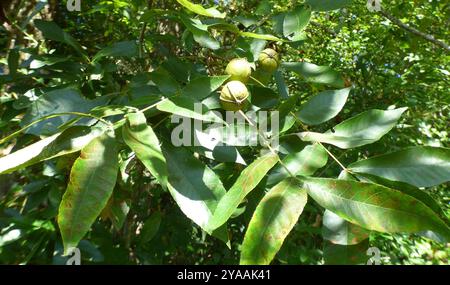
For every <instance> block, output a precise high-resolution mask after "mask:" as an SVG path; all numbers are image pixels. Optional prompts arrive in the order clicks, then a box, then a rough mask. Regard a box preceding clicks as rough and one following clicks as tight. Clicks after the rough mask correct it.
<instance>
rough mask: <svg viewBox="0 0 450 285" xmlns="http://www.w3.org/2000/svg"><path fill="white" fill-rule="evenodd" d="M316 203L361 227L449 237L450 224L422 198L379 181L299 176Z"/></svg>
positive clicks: (390, 231)
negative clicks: (434, 233)
mask: <svg viewBox="0 0 450 285" xmlns="http://www.w3.org/2000/svg"><path fill="white" fill-rule="evenodd" d="M301 179H302V180H303V182H304V185H303V187H305V189H306V190H307V191H308V194H309V195H310V196H311V198H312V199H314V200H315V201H316V202H317V203H318V204H319V205H321V206H322V207H324V208H325V209H328V210H330V211H332V212H334V213H336V214H337V215H339V216H340V217H341V218H344V219H346V220H347V221H349V222H351V223H354V224H357V225H359V226H361V227H363V228H366V229H369V230H374V231H379V232H388V233H418V232H422V231H427V230H432V231H434V232H436V233H438V234H440V235H442V236H443V237H444V238H446V239H447V240H450V228H449V227H448V226H447V225H446V224H445V222H444V221H442V220H441V219H440V218H439V217H438V215H437V214H436V213H435V212H434V211H433V210H431V209H430V208H429V207H428V206H427V205H425V204H424V203H422V202H421V201H419V200H417V199H415V198H414V197H411V196H409V195H406V194H404V193H402V192H401V191H398V190H394V189H390V188H387V187H384V186H381V185H378V184H372V183H363V182H356V181H345V180H338V179H326V178H311V177H302V178H301Z"/></svg>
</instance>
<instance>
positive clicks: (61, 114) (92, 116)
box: [0, 112, 112, 144]
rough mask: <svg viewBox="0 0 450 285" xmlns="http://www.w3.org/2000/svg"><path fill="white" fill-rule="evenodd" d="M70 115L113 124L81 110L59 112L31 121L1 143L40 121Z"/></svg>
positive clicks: (0, 142) (1, 142)
mask: <svg viewBox="0 0 450 285" xmlns="http://www.w3.org/2000/svg"><path fill="white" fill-rule="evenodd" d="M68 115H75V116H80V117H88V118H93V119H96V120H98V121H100V122H102V123H104V124H106V125H108V126H112V124H111V123H110V122H108V121H106V120H104V119H102V118H100V117H97V116H94V115H90V114H85V113H79V112H64V113H57V114H51V115H48V116H45V117H42V118H39V119H37V120H36V121H33V122H31V123H30V124H28V125H26V126H25V127H23V128H22V129H20V130H18V131H17V132H14V133H12V134H10V135H9V136H7V137H5V138H3V139H1V140H0V144H3V143H5V142H7V141H9V140H11V139H13V138H15V137H16V136H18V135H19V134H21V133H23V132H24V131H26V130H27V129H28V128H30V127H32V126H33V125H35V124H37V123H40V122H42V121H45V120H48V119H52V118H57V117H61V116H68Z"/></svg>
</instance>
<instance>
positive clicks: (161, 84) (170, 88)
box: [150, 67, 181, 96]
mask: <svg viewBox="0 0 450 285" xmlns="http://www.w3.org/2000/svg"><path fill="white" fill-rule="evenodd" d="M150 79H151V80H152V81H153V83H155V84H156V87H158V89H159V91H161V93H162V94H164V95H166V96H170V95H174V94H178V92H179V91H180V90H181V86H180V84H178V82H177V81H176V80H175V79H174V78H173V77H172V75H170V73H169V72H168V71H167V70H166V69H164V68H163V67H159V68H158V69H156V70H155V71H153V72H152V73H150Z"/></svg>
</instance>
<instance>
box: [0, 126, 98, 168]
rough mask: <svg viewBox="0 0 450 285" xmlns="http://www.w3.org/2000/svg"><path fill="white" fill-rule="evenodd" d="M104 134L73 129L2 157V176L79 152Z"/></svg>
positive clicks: (95, 130)
mask: <svg viewBox="0 0 450 285" xmlns="http://www.w3.org/2000/svg"><path fill="white" fill-rule="evenodd" d="M102 133H103V130H102V129H101V128H99V127H97V128H90V127H83V126H75V127H71V128H69V129H67V130H65V131H63V132H61V133H57V134H55V135H53V136H50V137H47V138H45V139H42V140H40V141H38V142H36V143H34V144H31V145H29V146H27V147H24V148H22V149H20V150H17V151H15V152H13V153H11V154H9V155H7V156H4V157H1V158H0V174H7V173H11V172H14V171H16V170H18V169H23V168H25V167H27V166H30V165H33V164H36V163H39V162H41V161H45V160H49V159H52V158H56V157H59V156H62V155H66V154H70V153H74V152H77V151H79V150H80V149H82V148H83V147H84V146H85V145H87V144H88V143H89V142H90V141H91V140H92V139H94V138H95V137H97V136H99V135H100V134H102Z"/></svg>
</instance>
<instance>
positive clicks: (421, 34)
mask: <svg viewBox="0 0 450 285" xmlns="http://www.w3.org/2000/svg"><path fill="white" fill-rule="evenodd" d="M380 14H381V15H383V16H384V17H385V18H387V19H389V20H390V21H391V22H393V23H394V24H396V25H397V26H399V27H400V28H403V29H405V30H407V31H408V32H410V33H412V34H414V35H416V36H419V37H421V38H423V39H425V40H427V41H429V42H431V43H433V44H434V45H436V46H439V47H441V48H443V49H444V50H445V51H447V52H450V46H449V45H447V44H446V43H444V42H443V41H440V40H438V39H436V38H435V37H434V36H433V35H430V34H426V33H424V32H421V31H419V30H417V29H415V28H413V27H411V26H408V25H407V24H405V23H403V22H402V21H400V20H399V19H397V18H396V17H394V16H393V15H392V14H390V13H389V12H387V11H386V10H383V9H382V10H381V11H380Z"/></svg>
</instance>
